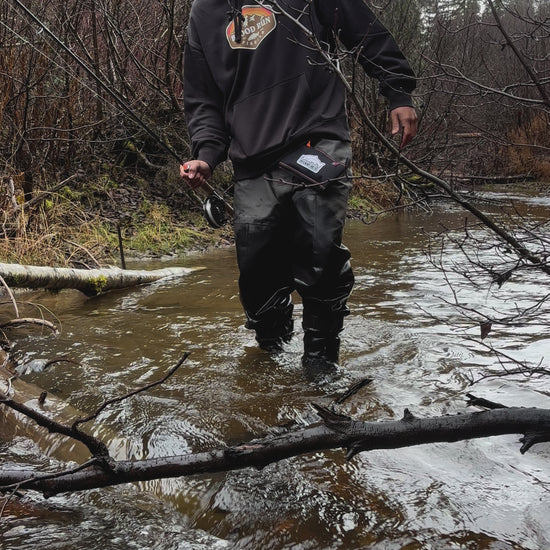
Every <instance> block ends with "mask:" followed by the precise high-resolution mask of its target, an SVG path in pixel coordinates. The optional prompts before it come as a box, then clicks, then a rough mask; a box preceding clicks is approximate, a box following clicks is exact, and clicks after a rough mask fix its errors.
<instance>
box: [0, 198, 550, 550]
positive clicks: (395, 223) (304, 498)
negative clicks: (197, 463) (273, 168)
mask: <svg viewBox="0 0 550 550" xmlns="http://www.w3.org/2000/svg"><path fill="white" fill-rule="evenodd" d="M463 218H464V215H463V213H462V212H460V211H459V210H457V209H455V208H450V207H440V208H437V209H436V210H435V211H434V213H433V214H432V215H428V214H426V213H408V214H402V215H398V216H391V217H389V216H388V217H386V218H382V219H380V220H379V221H378V222H377V223H375V224H373V225H370V226H366V225H364V224H361V223H359V222H354V223H350V224H349V225H348V228H347V231H346V243H347V244H348V246H349V247H350V249H351V251H352V254H353V261H354V266H355V271H356V276H357V284H356V287H355V289H354V293H353V295H352V299H351V304H350V305H351V307H352V315H351V316H350V317H349V318H348V321H347V324H346V329H345V332H344V335H343V346H342V347H343V350H342V362H343V364H344V365H345V376H344V377H343V378H342V379H341V380H340V381H338V382H337V383H335V384H333V385H329V386H324V387H319V386H318V385H316V384H313V383H311V382H309V381H308V380H307V379H306V378H305V377H304V374H303V373H302V371H301V368H300V356H301V344H300V338H299V336H300V335H298V337H297V338H295V339H294V341H293V342H292V343H291V344H290V346H289V349H288V352H287V353H286V354H285V355H283V356H280V357H277V358H271V357H268V356H266V355H265V354H264V353H263V352H261V351H259V350H258V349H257V348H256V347H255V345H254V341H253V336H252V334H251V333H250V332H249V331H247V330H245V329H244V328H243V327H242V323H243V318H242V312H241V307H240V303H239V300H238V296H237V295H236V289H237V273H236V267H235V259H234V251H233V250H232V249H227V250H217V251H213V252H210V253H208V254H205V255H201V256H196V257H188V258H186V259H185V260H183V261H182V262H181V263H183V264H185V265H186V266H199V265H200V266H204V267H205V268H206V269H205V270H203V271H200V272H196V273H195V274H193V275H192V276H190V277H189V278H188V279H186V280H184V281H182V282H181V284H174V282H173V281H170V282H164V283H163V282H160V283H157V284H154V285H149V286H147V287H143V288H139V289H137V290H132V291H124V292H122V291H120V292H113V293H110V294H108V295H105V296H102V297H99V298H97V299H92V300H87V299H85V298H83V297H82V296H81V295H80V294H79V293H77V292H69V291H67V292H61V293H59V294H57V295H46V294H41V293H40V294H38V295H35V296H34V297H33V299H34V300H35V301H40V302H43V303H45V305H47V307H49V308H50V309H51V310H53V311H54V312H55V313H56V315H58V316H59V318H60V321H61V322H62V325H63V333H62V334H61V336H60V337H58V338H55V339H54V338H51V337H44V338H37V337H36V335H33V334H29V336H28V337H26V338H24V339H22V340H20V341H19V342H18V350H17V357H18V359H19V361H20V362H21V363H22V364H25V363H30V362H31V361H37V360H38V361H44V360H47V359H48V358H51V357H52V356H55V355H68V356H70V357H71V358H72V359H75V360H77V361H78V362H79V363H80V366H75V365H73V364H67V363H65V364H64V363H60V364H58V365H55V366H54V367H51V368H50V369H49V370H48V371H46V372H32V373H29V374H28V375H27V376H26V380H27V381H29V382H32V383H33V384H36V386H38V387H44V388H47V389H48V390H49V391H51V392H52V393H54V394H55V395H56V396H58V397H59V398H60V399H63V400H64V401H66V402H68V403H69V404H70V405H71V406H72V407H73V408H74V409H75V410H83V411H90V410H93V408H94V407H96V406H97V405H98V404H99V403H101V402H102V401H103V400H104V399H106V398H109V397H113V396H115V395H120V394H121V393H124V392H127V391H130V390H132V389H135V388H136V387H139V386H141V385H144V384H146V383H148V382H151V381H153V380H156V379H158V378H160V376H162V374H163V373H164V372H165V371H166V370H167V369H168V368H169V367H171V366H172V365H174V364H175V363H176V362H177V361H178V360H179V358H180V357H181V356H182V355H183V353H184V352H187V351H189V352H191V356H190V357H189V359H188V360H187V361H185V362H184V364H183V366H182V367H181V368H180V370H179V371H178V372H177V374H176V375H174V376H173V377H172V378H171V379H170V380H169V381H167V382H166V383H165V384H164V385H163V386H162V387H158V388H155V389H154V390H151V391H150V392H148V393H147V394H143V395H139V396H136V397H134V398H132V399H131V400H128V401H125V402H123V403H122V404H118V405H115V406H112V407H109V408H108V409H106V410H105V411H104V412H103V413H102V414H101V416H100V418H99V419H98V421H97V422H96V423H95V425H94V426H95V427H94V430H95V433H96V434H98V435H99V436H101V437H102V438H104V440H106V441H108V442H109V447H110V450H111V452H112V453H113V455H114V456H115V457H116V458H121V459H122V458H148V457H158V456H163V455H172V454H183V453H188V452H192V451H200V450H206V449H210V448H212V447H219V446H222V445H224V444H233V443H237V442H240V441H246V440H248V439H250V438H252V437H256V436H260V435H263V434H266V433H270V431H272V430H273V427H274V426H282V425H286V424H297V425H301V424H307V423H309V422H312V421H315V418H316V417H315V415H314V414H313V411H312V410H311V408H310V406H309V403H310V402H311V401H316V402H321V403H328V402H330V401H331V399H332V398H333V397H334V396H335V395H337V394H338V392H340V391H341V390H342V389H343V388H345V387H347V385H348V384H349V383H350V382H351V381H354V380H357V379H360V378H363V377H365V376H369V377H372V378H373V379H374V382H373V383H372V384H370V385H369V386H366V387H365V388H363V389H362V390H361V391H360V392H359V393H358V394H356V395H355V396H353V398H351V399H350V400H349V401H348V402H346V405H345V407H344V409H343V411H344V412H345V413H347V414H350V415H353V416H354V417H356V418H361V419H366V420H377V419H391V418H394V419H395V418H400V417H401V416H402V414H403V410H404V408H406V407H407V408H409V409H410V410H411V411H413V412H414V413H415V414H417V415H418V416H431V415H439V414H456V413H458V412H470V411H469V410H468V409H466V407H465V402H464V393H465V391H474V390H475V391H474V392H475V393H476V394H478V395H480V396H482V397H486V398H488V399H492V400H494V401H501V402H504V403H506V404H508V405H519V406H533V405H535V406H540V407H550V402H549V397H548V391H549V389H550V388H549V383H548V382H547V381H546V380H544V379H540V380H534V381H526V380H525V379H522V378H518V379H489V380H485V381H483V382H481V383H480V384H479V385H477V386H476V387H475V388H474V390H472V389H471V388H469V387H468V377H469V375H470V374H471V372H472V371H475V372H478V371H480V370H481V369H484V368H486V367H488V366H495V360H494V358H493V357H492V356H491V354H490V353H489V352H488V351H487V350H485V349H483V348H480V347H479V346H478V345H476V344H475V343H473V342H471V341H469V340H467V339H465V338H464V336H465V335H467V333H468V332H467V330H466V327H465V326H463V325H461V324H460V323H459V324H458V325H457V324H456V323H450V322H449V320H453V321H455V322H456V321H460V318H459V316H458V314H457V312H456V310H455V309H454V308H452V307H450V306H449V304H448V301H445V300H448V299H449V296H450V290H449V287H448V285H447V284H446V282H445V280H444V279H443V278H442V276H441V273H440V272H439V271H438V270H437V269H436V268H434V267H433V266H432V265H431V264H430V263H429V262H428V261H427V259H426V256H425V254H424V252H423V248H424V247H425V246H426V244H427V235H429V234H433V233H434V232H437V231H439V230H440V229H441V228H442V227H443V226H447V227H457V228H458V227H460V226H461V225H462V223H463ZM445 254H447V252H445ZM448 254H449V255H450V256H451V259H453V258H454V257H455V256H454V255H456V252H453V251H452V249H449V251H448ZM151 267H155V266H151ZM513 285H515V286H512V285H510V287H508V288H510V290H509V291H508V290H507V289H506V288H505V287H503V289H504V291H505V292H510V296H518V295H519V294H525V295H526V296H529V295H531V294H532V293H533V292H537V291H538V284H537V281H536V280H535V281H533V280H529V279H528V278H526V279H523V280H521V281H517V282H514V283H513ZM461 292H463V294H462V296H464V297H465V298H466V299H467V301H469V302H470V303H475V304H476V305H477V306H480V307H481V306H483V305H484V304H486V303H487V299H490V295H489V294H488V293H483V294H481V293H479V292H472V291H471V290H470V291H468V289H467V288H465V290H464V291H461ZM468 292H469V294H468ZM505 304H506V302H505ZM504 307H505V306H504ZM297 311H298V313H299V311H300V306H299V305H298V307H297ZM541 315H545V313H544V312H542V313H541ZM540 320H541V319H540V318H539V321H540ZM544 321H545V323H544V324H543V323H540V326H539V329H538V330H536V331H533V330H532V328H531V329H530V330H529V331H528V332H525V333H524V332H520V331H518V330H515V329H495V331H494V333H493V334H492V335H491V338H493V339H494V341H495V343H498V344H499V345H501V346H503V347H504V348H505V349H507V350H513V351H514V352H515V353H517V354H518V355H519V357H520V358H522V359H523V358H529V359H537V358H539V357H540V356H541V355H543V354H544V351H545V349H546V348H547V347H548V338H549V337H548V328H547V327H548V326H549V325H548V324H546V319H545V320H544ZM461 322H462V321H461ZM298 328H299V327H298ZM517 439H518V438H517V437H515V436H504V437H498V438H491V439H484V440H479V441H467V442H458V443H452V444H435V445H426V446H422V447H417V448H409V449H399V450H393V451H392V450H390V451H373V452H369V453H363V454H362V455H360V456H358V457H355V458H354V459H353V460H352V461H351V462H346V461H345V460H344V458H343V454H342V453H341V452H340V451H331V452H326V453H316V454H313V455H309V456H304V457H299V458H294V459H291V460H286V461H283V462H281V463H278V464H273V465H270V466H268V467H266V468H265V469H263V470H261V471H254V470H244V471H238V472H231V473H228V474H217V475H212V476H196V477H193V478H188V479H170V480H159V481H154V482H149V483H141V484H135V485H131V486H124V487H115V488H111V489H103V490H98V491H90V492H87V493H83V494H76V495H61V496H57V497H55V498H53V499H51V500H49V501H47V502H44V501H41V500H40V499H39V498H38V497H36V496H32V495H30V496H29V497H27V500H26V501H24V503H23V505H20V504H17V503H15V502H14V503H11V504H10V505H9V506H8V508H7V511H6V513H5V519H6V520H7V521H5V522H4V525H3V526H2V527H0V529H1V530H2V533H3V541H4V544H5V545H6V546H5V547H6V548H35V547H36V546H37V545H38V544H44V543H48V544H50V545H52V546H53V547H54V548H76V547H88V548H90V549H94V548H159V549H171V548H216V547H219V548H224V547H227V548H243V549H256V548H262V549H267V548H304V549H308V548H312V549H325V548H326V549H328V548H331V549H332V548H380V549H382V548H383V549H385V550H388V549H407V550H409V549H411V550H412V549H424V548H438V549H442V548H443V549H445V548H449V549H451V548H452V549H454V548H456V549H458V548H488V549H497V548H498V549H499V550H503V549H514V550H517V549H522V548H525V549H536V548H545V547H548V546H550V539H549V538H548V537H549V535H548V533H550V505H549V492H548V491H549V488H550V471H549V469H548V458H549V455H550V446H548V445H539V446H537V447H535V448H534V449H533V450H532V451H530V452H529V453H528V454H527V455H525V456H522V455H520V454H519V450H518V449H519V445H518V442H517ZM25 441H26V440H25V439H23V438H22V437H17V438H16V439H15V441H14V443H13V444H12V447H11V448H10V449H9V450H7V449H4V451H5V454H6V455H7V460H10V461H23V462H25V463H31V464H43V465H44V467H54V466H55V465H56V464H57V463H56V462H55V461H56V460H61V459H67V453H68V451H67V449H65V448H63V447H58V448H56V447H55V444H53V443H51V437H47V436H45V435H44V436H42V440H41V441H40V440H39V441H38V443H37V444H36V445H35V444H32V445H30V444H29V443H25ZM40 445H42V448H44V447H47V448H49V449H50V450H51V451H52V452H53V456H52V457H51V458H44V456H43V454H42V452H41V448H40ZM18 506H21V507H20V508H18ZM77 512H78V513H77ZM75 513H77V515H76V516H75Z"/></svg>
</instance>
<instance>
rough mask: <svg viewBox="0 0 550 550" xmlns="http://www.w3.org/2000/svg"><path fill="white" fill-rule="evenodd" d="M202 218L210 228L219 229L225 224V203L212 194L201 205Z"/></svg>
mask: <svg viewBox="0 0 550 550" xmlns="http://www.w3.org/2000/svg"><path fill="white" fill-rule="evenodd" d="M202 210H203V212H204V217H205V218H206V221H207V222H208V224H209V225H210V226H211V227H214V228H215V229H219V228H220V227H223V226H224V225H225V224H226V223H227V211H226V204H225V201H224V200H223V199H222V198H221V197H219V196H218V195H216V194H215V193H213V194H212V195H210V196H209V197H208V198H207V199H206V200H205V201H204V203H203V205H202Z"/></svg>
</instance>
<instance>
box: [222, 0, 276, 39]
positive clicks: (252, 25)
mask: <svg viewBox="0 0 550 550" xmlns="http://www.w3.org/2000/svg"><path fill="white" fill-rule="evenodd" d="M241 13H242V14H243V17H244V21H243V22H242V28H241V41H240V42H237V40H236V39H235V21H233V20H232V21H231V23H229V25H227V28H226V29H225V36H226V38H227V41H228V42H229V46H230V47H231V48H232V49H234V50H236V49H243V50H255V49H256V48H257V47H258V46H259V45H260V43H261V42H262V40H263V39H264V38H265V37H266V36H267V35H268V34H269V33H270V32H271V31H272V30H273V29H274V28H275V27H276V26H277V20H276V19H275V14H274V13H273V12H272V11H271V10H270V9H268V8H266V7H264V6H243V7H242V10H241Z"/></svg>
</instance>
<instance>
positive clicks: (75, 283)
mask: <svg viewBox="0 0 550 550" xmlns="http://www.w3.org/2000/svg"><path fill="white" fill-rule="evenodd" d="M196 269H197V268H187V267H167V268H164V269H155V270H152V271H147V270H132V269H120V268H117V267H108V268H104V269H72V268H66V267H44V266H30V265H21V264H3V263H0V276H1V277H2V278H3V279H4V281H5V282H6V284H7V285H8V286H10V287H13V288H45V289H49V290H61V289H64V288H73V289H77V290H80V292H83V293H84V294H86V296H97V295H98V294H101V293H103V292H106V291H107V290H113V289H117V288H128V287H133V286H137V285H141V284H145V283H152V282H155V281H158V280H160V279H164V278H167V277H184V276H186V275H189V274H190V273H191V272H193V271H195V270H196Z"/></svg>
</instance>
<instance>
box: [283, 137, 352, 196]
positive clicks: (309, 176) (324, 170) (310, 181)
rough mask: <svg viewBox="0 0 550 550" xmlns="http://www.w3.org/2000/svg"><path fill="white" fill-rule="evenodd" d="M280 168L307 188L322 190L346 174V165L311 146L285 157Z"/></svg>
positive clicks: (303, 147) (305, 146)
mask: <svg viewBox="0 0 550 550" xmlns="http://www.w3.org/2000/svg"><path fill="white" fill-rule="evenodd" d="M279 166H280V167H281V168H282V169H283V170H286V171H287V172H289V173H291V174H292V175H294V176H296V177H298V178H299V179H300V180H302V181H303V183H304V186H305V187H313V186H315V187H318V188H319V189H322V190H324V189H326V188H327V186H328V185H329V184H330V183H331V182H332V181H334V180H337V179H338V178H341V177H342V176H343V175H344V174H345V173H346V165H345V164H343V163H342V162H338V161H336V160H334V159H333V158H331V157H330V156H329V155H327V154H326V153H323V151H320V150H319V149H315V147H310V146H309V145H302V147H300V148H298V149H296V150H295V151H292V153H289V154H287V155H286V156H284V157H283V158H282V159H281V160H280V161H279Z"/></svg>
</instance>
